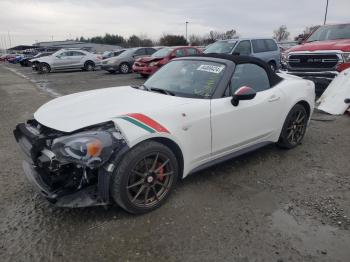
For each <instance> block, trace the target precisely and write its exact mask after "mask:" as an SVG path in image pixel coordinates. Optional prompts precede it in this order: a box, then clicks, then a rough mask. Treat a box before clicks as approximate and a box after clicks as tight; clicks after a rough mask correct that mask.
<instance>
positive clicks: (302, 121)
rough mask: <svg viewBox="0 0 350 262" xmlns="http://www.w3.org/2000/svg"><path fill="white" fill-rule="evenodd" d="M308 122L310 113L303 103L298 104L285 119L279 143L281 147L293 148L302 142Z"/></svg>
mask: <svg viewBox="0 0 350 262" xmlns="http://www.w3.org/2000/svg"><path fill="white" fill-rule="evenodd" d="M307 122H308V114H307V112H306V109H305V107H304V106H302V105H301V104H296V105H295V106H294V107H293V108H292V109H291V110H290V112H289V113H288V115H287V118H286V120H285V121H284V124H283V128H282V131H281V135H280V138H279V140H278V142H277V145H278V146H279V147H281V148H285V149H292V148H294V147H296V146H297V145H299V144H301V141H302V139H303V138H304V135H305V131H306V127H307Z"/></svg>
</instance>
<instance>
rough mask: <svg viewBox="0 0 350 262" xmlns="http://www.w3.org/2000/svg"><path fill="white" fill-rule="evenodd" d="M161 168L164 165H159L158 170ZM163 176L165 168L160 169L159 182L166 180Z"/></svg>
mask: <svg viewBox="0 0 350 262" xmlns="http://www.w3.org/2000/svg"><path fill="white" fill-rule="evenodd" d="M160 166H162V163H158V168H159V167H160ZM163 174H164V167H161V168H160V169H159V171H158V174H157V176H158V180H159V181H163V179H164V176H163Z"/></svg>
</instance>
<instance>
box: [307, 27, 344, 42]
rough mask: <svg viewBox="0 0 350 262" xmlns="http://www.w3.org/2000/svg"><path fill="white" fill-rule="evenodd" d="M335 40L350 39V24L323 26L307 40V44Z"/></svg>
mask: <svg viewBox="0 0 350 262" xmlns="http://www.w3.org/2000/svg"><path fill="white" fill-rule="evenodd" d="M335 39H350V24H348V25H327V26H321V27H319V28H318V29H317V30H316V31H315V32H314V33H313V34H312V35H311V36H310V37H309V38H308V39H307V41H306V42H314V41H325V40H335Z"/></svg>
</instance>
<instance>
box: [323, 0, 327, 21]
mask: <svg viewBox="0 0 350 262" xmlns="http://www.w3.org/2000/svg"><path fill="white" fill-rule="evenodd" d="M327 13H328V0H327V4H326V12H325V14H324V21H323V24H324V25H325V24H326V21H327Z"/></svg>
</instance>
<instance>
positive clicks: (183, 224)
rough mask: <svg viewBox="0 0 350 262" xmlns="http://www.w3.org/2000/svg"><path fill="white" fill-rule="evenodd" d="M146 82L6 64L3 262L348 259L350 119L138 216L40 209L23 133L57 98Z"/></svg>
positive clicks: (0, 136) (204, 180)
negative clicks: (25, 162) (26, 166)
mask: <svg viewBox="0 0 350 262" xmlns="http://www.w3.org/2000/svg"><path fill="white" fill-rule="evenodd" d="M143 81H144V79H142V78H140V77H139V76H138V75H136V74H128V75H119V74H108V73H105V72H103V71H94V72H81V71H75V72H60V73H51V74H45V75H40V74H37V73H36V72H33V71H32V70H31V69H30V68H21V67H20V66H19V65H7V64H6V65H0V109H1V111H0V120H1V122H0V126H1V128H0V145H1V146H0V167H1V168H0V210H1V211H0V261H238V262H240V261H242V262H243V261H244V262H247V261H268V262H271V261H280V262H281V261H305V262H306V261H315V262H316V261H317V262H320V261H332V262H336V261H342V262H348V261H350V248H349V247H350V231H349V229H350V219H349V218H350V177H349V174H350V172H349V170H350V161H349V159H350V117H349V116H340V117H331V118H329V117H328V118H324V117H323V116H322V115H319V114H314V116H313V119H314V120H312V121H311V124H310V128H309V130H308V132H307V134H306V137H305V139H304V141H303V143H302V145H300V146H299V147H297V148H295V149H293V150H281V149H279V148H277V147H276V146H274V145H269V146H267V147H264V148H262V149H260V150H259V151H255V152H253V153H250V154H247V155H244V156H242V157H239V158H236V159H233V160H229V161H227V162H225V163H222V164H219V165H216V166H214V167H211V168H209V169H206V170H204V171H201V172H199V173H196V174H193V175H191V176H189V177H188V178H186V179H185V180H183V181H182V182H180V183H179V184H178V186H177V188H176V190H175V191H174V193H173V194H172V195H171V197H170V198H169V199H168V201H167V202H166V203H165V204H164V205H163V206H162V207H160V208H159V209H157V210H156V211H154V212H152V213H149V214H145V215H142V216H134V215H130V214H128V213H126V212H124V211H123V210H122V209H120V208H119V207H117V206H112V207H109V208H107V209H106V208H103V207H97V208H81V209H65V208H57V207H55V206H52V205H51V204H50V203H48V202H47V201H46V200H45V199H43V198H42V197H41V195H40V194H39V193H37V192H36V191H35V190H34V189H33V188H32V186H31V185H30V184H29V183H28V182H27V180H26V179H25V177H24V175H23V172H22V168H21V159H22V155H21V152H20V149H19V147H18V145H17V144H16V142H15V140H14V138H13V135H12V130H13V128H14V127H15V125H16V124H17V123H19V122H23V121H25V120H26V119H28V118H31V117H32V115H33V113H34V112H35V110H36V109H37V108H38V107H39V106H40V105H42V104H43V103H45V102H47V101H49V100H50V99H53V98H55V97H57V96H61V95H66V94H71V93H75V92H80V91H86V90H91V89H96V88H105V87H111V86H122V85H140V84H142V83H143ZM322 117H323V118H322ZM325 119H326V120H327V119H328V120H330V121H320V120H325Z"/></svg>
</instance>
